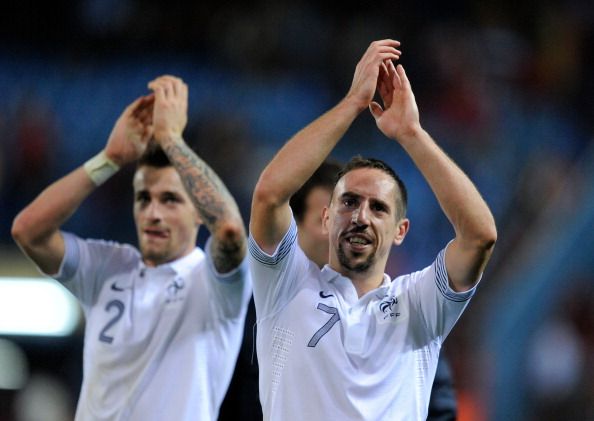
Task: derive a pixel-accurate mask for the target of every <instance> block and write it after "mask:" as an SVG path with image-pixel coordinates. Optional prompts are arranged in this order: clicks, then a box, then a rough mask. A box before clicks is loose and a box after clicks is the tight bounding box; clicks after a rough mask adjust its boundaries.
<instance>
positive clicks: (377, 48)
mask: <svg viewBox="0 0 594 421" xmlns="http://www.w3.org/2000/svg"><path fill="white" fill-rule="evenodd" d="M399 45H400V42H399V41H395V40H392V39H384V40H380V41H374V42H372V43H371V44H370V45H369V48H367V51H365V54H363V57H361V60H359V63H357V67H356V68H355V75H354V76H353V82H352V84H351V88H350V90H349V92H348V94H347V96H346V99H347V100H350V101H353V102H354V103H355V104H357V107H358V109H359V111H362V110H364V109H365V108H367V107H368V106H369V104H370V103H371V101H372V100H373V97H374V95H375V92H376V89H377V84H378V78H379V76H380V69H382V68H384V70H385V64H384V63H385V62H386V61H390V60H398V59H399V58H400V55H401V54H402V53H401V52H400V50H398V49H397V48H396V47H398V46H399Z"/></svg>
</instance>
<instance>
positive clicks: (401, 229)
mask: <svg viewBox="0 0 594 421" xmlns="http://www.w3.org/2000/svg"><path fill="white" fill-rule="evenodd" d="M409 228H410V221H409V220H408V219H407V218H402V219H401V220H400V221H398V224H397V225H396V235H394V245H396V246H399V245H400V244H402V242H403V241H404V237H406V233H407V232H408V229H409Z"/></svg>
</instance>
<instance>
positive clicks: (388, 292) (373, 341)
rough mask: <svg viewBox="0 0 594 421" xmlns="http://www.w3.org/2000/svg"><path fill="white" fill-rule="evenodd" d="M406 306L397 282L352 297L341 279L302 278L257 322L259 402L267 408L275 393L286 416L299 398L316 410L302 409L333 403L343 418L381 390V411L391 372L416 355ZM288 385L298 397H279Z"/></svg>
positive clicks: (329, 407) (329, 408)
mask: <svg viewBox="0 0 594 421" xmlns="http://www.w3.org/2000/svg"><path fill="white" fill-rule="evenodd" d="M411 310H413V309H411V304H410V302H409V297H408V294H407V293H406V291H403V290H402V288H400V287H399V286H397V285H392V284H390V285H389V286H385V287H381V288H379V289H376V290H374V291H371V292H370V293H368V294H366V295H364V296H363V297H361V298H358V297H357V295H356V291H355V289H354V287H353V285H352V283H351V281H350V280H348V279H347V278H343V277H335V278H333V279H332V280H331V281H330V282H328V281H327V280H326V279H323V277H320V279H315V280H310V281H308V282H307V283H306V287H305V288H301V289H300V290H299V291H298V292H297V294H296V295H295V296H294V297H293V298H292V299H291V300H290V301H289V302H288V303H287V304H286V305H285V306H284V307H283V309H282V310H281V311H280V312H279V313H277V314H276V315H275V316H274V317H271V318H270V319H267V320H265V321H263V326H261V327H259V330H258V342H259V345H260V346H259V349H258V351H259V356H261V357H260V361H262V362H261V365H264V366H265V367H266V368H265V372H266V374H265V376H266V379H265V380H264V381H265V382H267V385H266V388H267V391H268V396H266V397H265V399H268V401H267V402H266V403H267V404H269V405H270V407H271V408H272V407H275V406H276V405H277V399H281V400H282V401H283V403H282V404H281V405H280V406H281V407H282V408H283V409H282V412H283V416H286V414H287V413H291V412H293V411H299V409H298V407H297V405H301V404H303V403H304V402H306V401H307V402H310V404H311V405H313V406H311V408H315V407H316V406H318V407H319V411H321V412H318V411H317V410H315V409H313V411H314V412H312V413H311V414H309V415H308V416H313V417H319V416H320V415H321V414H328V415H329V414H330V413H332V412H333V409H334V408H335V409H336V411H339V412H340V411H344V413H343V416H347V419H350V418H348V417H349V416H353V414H357V413H358V412H359V411H361V408H362V407H366V406H367V405H368V404H369V402H373V399H372V400H370V401H366V398H365V396H370V395H371V396H373V395H377V396H383V398H382V400H383V403H382V404H381V405H383V406H385V407H386V409H385V410H387V411H389V410H390V409H389V408H388V407H389V405H390V404H389V402H390V399H392V396H393V395H395V393H396V391H399V388H400V387H399V385H398V384H397V383H396V384H395V382H394V379H395V376H398V375H401V374H402V373H404V372H406V371H407V370H408V369H407V368H406V367H407V366H408V367H413V366H414V364H415V362H414V361H415V359H416V358H417V357H418V350H417V349H416V338H415V337H416V336H417V334H416V332H415V329H416V328H417V327H416V326H415V324H416V315H415V314H414V310H413V314H412V315H411ZM411 316H412V317H411ZM260 335H263V336H262V338H260ZM295 388H298V390H299V399H294V400H293V401H290V399H285V398H286V396H285V395H287V394H290V393H291V389H292V390H294V389H295ZM400 394H401V395H405V394H406V395H408V394H409V392H408V391H404V390H400ZM299 400H301V402H300V403H298V404H297V401H299ZM409 401H410V399H409ZM386 402H388V404H386ZM293 404H295V407H294V408H291V406H292V405H293ZM379 411H380V412H378V413H381V414H383V412H382V411H383V410H382V409H379ZM339 412H334V415H337V414H338V413H339ZM297 413H299V414H301V416H304V415H305V414H304V413H303V412H297ZM345 414H346V415H345ZM379 416H380V417H381V416H382V415H379ZM304 419H305V418H304ZM353 419H356V416H353Z"/></svg>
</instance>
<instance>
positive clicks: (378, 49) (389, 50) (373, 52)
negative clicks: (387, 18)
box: [363, 39, 402, 62]
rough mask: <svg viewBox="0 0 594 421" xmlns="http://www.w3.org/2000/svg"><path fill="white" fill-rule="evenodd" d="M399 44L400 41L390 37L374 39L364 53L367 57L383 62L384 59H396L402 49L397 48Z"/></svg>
mask: <svg viewBox="0 0 594 421" xmlns="http://www.w3.org/2000/svg"><path fill="white" fill-rule="evenodd" d="M399 46H400V41H396V40H392V39H384V40H380V41H374V42H372V43H371V44H370V45H369V48H367V51H366V52H365V54H364V56H363V57H364V58H365V56H367V58H373V59H374V61H375V60H380V61H381V62H384V61H386V60H398V59H399V58H400V56H401V55H402V51H400V50H399V49H397V47H399Z"/></svg>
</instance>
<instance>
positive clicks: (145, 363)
mask: <svg viewBox="0 0 594 421" xmlns="http://www.w3.org/2000/svg"><path fill="white" fill-rule="evenodd" d="M64 238H65V241H66V254H65V257H64V260H63V262H62V265H61V268H60V272H59V273H58V274H56V275H54V277H55V278H56V279H57V280H59V281H60V282H62V283H63V284H64V285H65V286H66V287H67V288H68V289H69V290H70V291H71V292H72V293H73V294H74V295H75V296H76V297H77V298H78V299H79V301H80V303H81V305H82V308H83V310H84V313H85V316H86V329H85V342H84V361H83V365H84V367H83V384H82V390H81V394H80V398H79V402H78V407H77V412H76V420H77V421H83V420H126V421H130V420H137V421H149V420H155V421H157V420H159V421H162V420H176V421H184V420H188V421H189V420H193V421H195V420H216V418H217V415H218V411H219V406H220V404H221V402H222V400H223V398H224V396H225V392H226V390H227V387H228V385H229V382H230V379H231V376H232V374H233V369H234V367H235V362H236V359H237V354H238V352H239V347H240V344H241V340H242V338H243V325H244V319H245V314H246V311H247V305H248V302H249V299H250V295H251V281H250V279H249V276H248V270H247V259H246V261H244V262H243V263H242V265H241V266H240V267H239V268H237V269H236V270H234V271H232V272H230V273H227V274H218V273H217V272H216V270H215V268H214V265H213V263H212V259H211V258H210V256H208V255H207V254H206V255H205V253H204V252H203V251H202V250H201V249H199V248H196V249H195V250H194V251H193V252H192V253H190V254H189V255H187V256H184V257H182V258H180V259H178V260H176V261H174V262H171V263H167V264H163V265H160V266H157V267H154V268H152V267H146V266H145V265H144V263H143V261H142V257H141V255H140V253H139V251H138V250H137V249H136V248H134V247H132V246H129V245H120V244H116V243H113V242H107V241H101V240H82V239H80V238H78V237H76V236H74V235H72V234H68V233H64ZM207 250H208V245H207Z"/></svg>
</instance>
